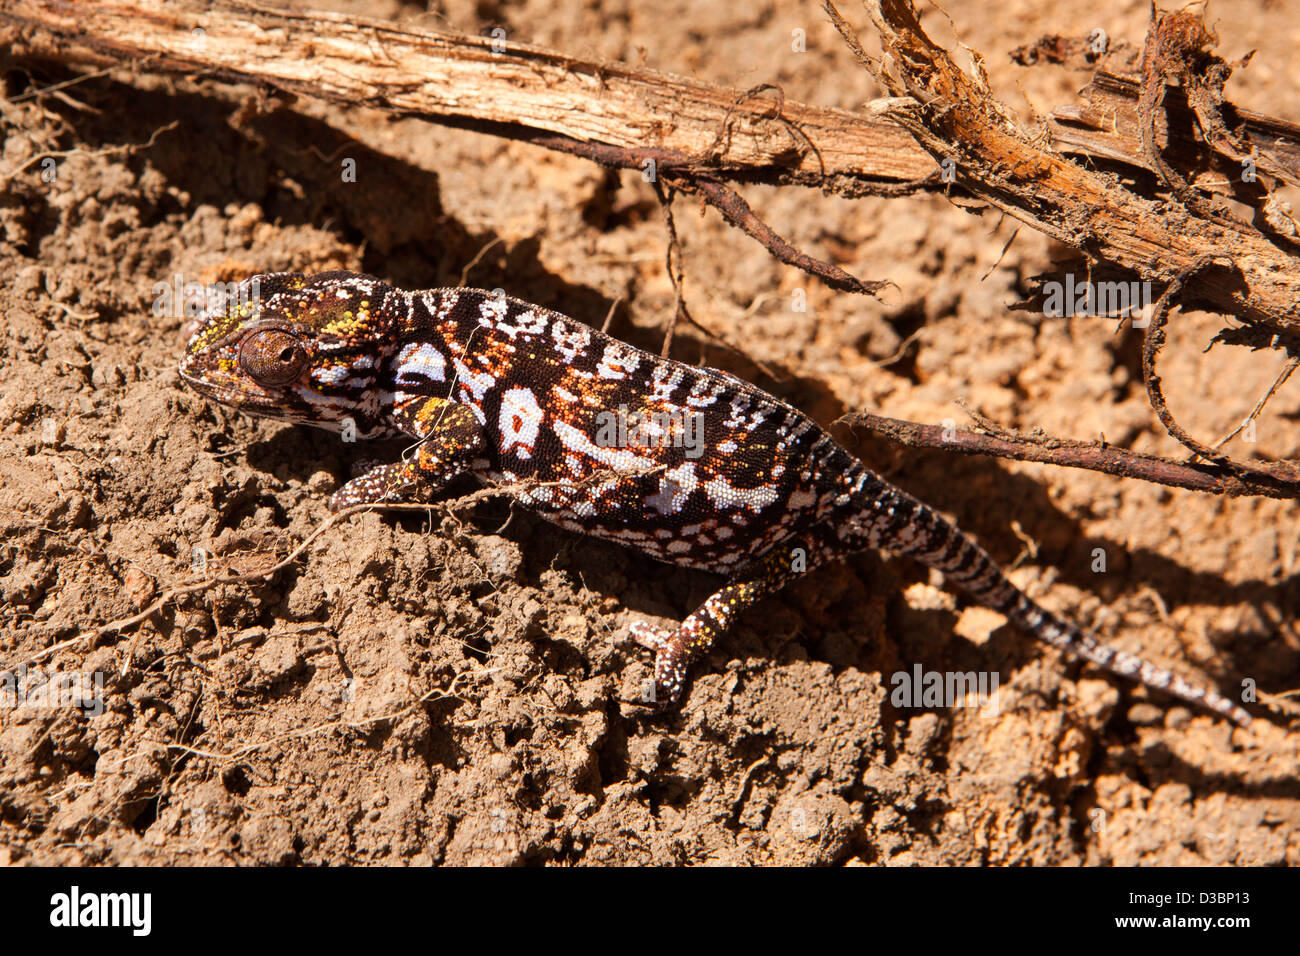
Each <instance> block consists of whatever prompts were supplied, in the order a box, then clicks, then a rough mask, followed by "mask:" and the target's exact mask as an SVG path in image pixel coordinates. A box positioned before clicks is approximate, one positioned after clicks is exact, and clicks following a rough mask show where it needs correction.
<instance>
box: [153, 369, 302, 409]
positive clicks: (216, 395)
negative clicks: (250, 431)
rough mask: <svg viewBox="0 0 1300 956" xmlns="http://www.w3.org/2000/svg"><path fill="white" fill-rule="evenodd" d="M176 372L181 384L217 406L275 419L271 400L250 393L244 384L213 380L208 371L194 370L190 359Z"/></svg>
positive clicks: (272, 400) (234, 381) (237, 381)
mask: <svg viewBox="0 0 1300 956" xmlns="http://www.w3.org/2000/svg"><path fill="white" fill-rule="evenodd" d="M178 372H179V373H180V379H181V382H183V383H184V384H185V385H187V386H188V387H190V388H192V389H194V391H196V392H198V393H199V394H200V395H202V396H204V397H205V398H210V399H212V400H213V401H214V402H218V403H219V404H222V405H229V406H232V407H234V408H237V409H239V410H240V411H243V412H247V413H249V414H252V415H263V416H267V417H275V414H274V413H275V412H277V411H278V410H279V405H278V404H277V403H276V402H275V400H274V399H273V398H271V397H267V396H262V395H258V394H256V393H254V392H251V391H250V390H249V388H248V387H247V385H246V384H244V383H242V382H240V381H239V380H238V379H235V378H234V377H231V379H230V381H228V382H224V381H220V380H214V379H213V376H212V373H211V371H210V370H198V369H196V368H195V362H194V360H193V359H192V358H186V359H185V360H184V361H183V362H181V365H180V368H179V369H178Z"/></svg>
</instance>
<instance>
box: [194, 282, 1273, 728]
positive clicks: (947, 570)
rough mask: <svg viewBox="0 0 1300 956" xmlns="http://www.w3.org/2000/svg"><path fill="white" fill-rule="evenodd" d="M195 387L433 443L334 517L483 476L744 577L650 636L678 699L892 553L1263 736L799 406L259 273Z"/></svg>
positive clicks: (274, 413)
mask: <svg viewBox="0 0 1300 956" xmlns="http://www.w3.org/2000/svg"><path fill="white" fill-rule="evenodd" d="M180 372H181V378H182V380H183V381H184V382H185V383H186V384H188V385H190V386H192V387H193V388H195V389H197V390H198V391H200V392H202V393H203V394H204V395H207V396H208V397H210V398H212V399H215V400H216V401H218V402H221V403H223V404H226V405H230V406H232V407H234V408H238V409H240V410H241V411H244V412H248V413H250V414H254V415H262V416H266V417H270V418H276V419H280V420H283V421H291V422H298V423H302V424H308V425H316V426H319V427H323V428H330V429H334V430H340V429H344V428H349V429H355V434H356V437H359V438H369V437H377V436H383V435H408V436H411V437H412V438H415V439H417V440H418V444H417V445H416V448H415V454H414V455H413V456H412V457H410V458H409V459H408V460H405V461H401V462H394V463H390V464H384V465H379V466H378V467H376V468H373V469H371V470H370V471H368V472H366V473H365V474H363V475H361V476H360V477H357V478H354V479H353V480H352V481H349V482H348V483H347V484H345V485H344V486H343V487H342V488H340V489H339V490H338V491H337V492H336V493H335V494H334V495H333V497H332V498H331V499H330V507H331V508H333V509H335V510H337V509H339V508H344V507H348V506H350V505H355V504H362V503H385V502H409V501H417V502H418V501H427V500H429V499H430V498H431V496H434V495H437V494H438V493H439V492H440V491H441V490H442V489H443V488H444V487H445V486H446V484H447V483H448V482H449V481H451V479H453V478H454V477H456V476H457V475H460V474H463V473H466V472H468V473H470V474H473V475H474V476H476V477H477V478H478V479H479V480H480V481H482V482H484V483H485V484H498V483H503V482H506V483H511V484H516V483H523V488H522V490H520V491H518V492H517V493H516V498H517V500H518V502H519V503H520V504H521V505H522V506H524V507H527V508H529V509H531V510H533V511H535V512H537V513H538V514H540V515H541V516H542V517H544V518H546V519H547V520H549V521H553V522H554V523H556V524H558V525H560V526H561V527H564V528H567V529H569V530H571V531H576V532H579V533H581V534H589V535H595V536H596V537H600V538H606V539H609V540H611V541H617V542H619V543H620V544H623V545H626V546H627V547H630V548H635V549H637V550H638V551H641V552H643V553H645V554H648V555H649V556H651V557H653V558H656V559H657V560H660V561H666V562H670V563H672V564H680V565H684V566H686V567H691V568H699V569H701V570H705V571H711V572H714V573H717V574H721V575H725V576H726V577H727V578H728V583H727V584H726V585H725V586H724V587H723V588H722V589H721V590H719V591H718V592H717V593H716V594H714V595H713V596H712V597H710V598H709V599H708V600H707V601H705V602H704V604H703V605H702V606H701V607H700V608H699V609H697V610H696V611H695V612H694V613H692V614H691V615H690V616H689V617H687V618H686V620H685V621H684V622H682V624H681V625H680V626H679V627H677V628H676V629H673V630H671V631H664V630H660V629H657V628H648V627H640V628H636V629H634V635H635V636H636V638H637V640H638V641H639V642H640V643H641V644H643V645H644V646H646V647H649V648H651V649H652V650H653V651H654V652H655V699H656V700H657V701H659V702H674V701H676V700H677V699H678V698H679V697H680V695H681V693H682V690H683V688H684V686H685V681H686V673H687V668H688V666H689V665H690V663H691V662H692V661H694V660H697V659H698V658H699V657H701V656H702V655H703V654H704V653H705V652H706V651H707V650H708V648H709V647H710V646H711V645H712V643H713V641H714V640H715V638H717V637H718V636H719V635H720V634H721V633H723V632H724V631H726V630H727V629H728V628H729V627H730V626H731V624H732V623H733V622H734V620H735V618H736V615H737V614H738V613H739V612H740V611H742V610H743V609H744V608H746V607H748V606H749V605H750V604H753V603H754V602H755V601H757V600H758V599H759V598H761V597H763V596H764V595H767V594H770V593H772V592H773V591H775V590H776V589H778V588H780V587H782V586H783V585H784V584H785V583H786V582H787V581H789V580H790V579H791V578H793V577H795V576H797V575H798V574H801V573H803V572H805V571H807V570H811V569H812V568H814V567H817V566H818V565H819V564H821V563H824V562H826V561H831V560H836V559H838V558H841V557H844V556H845V555H848V554H852V553H854V552H857V551H862V550H865V549H868V548H884V549H887V550H890V551H894V552H897V553H900V554H906V555H910V556H912V557H915V558H917V559H918V560H920V561H922V562H924V563H926V564H928V565H929V566H930V567H933V568H937V569H939V570H940V571H942V572H943V573H944V575H945V578H946V579H948V580H951V581H953V582H955V583H956V584H958V585H960V586H961V587H962V588H963V589H964V590H965V591H966V592H967V593H968V594H970V596H971V597H973V598H974V599H975V600H977V601H979V602H980V603H982V604H984V605H986V606H988V607H991V608H993V609H995V610H997V611H1000V612H1002V613H1004V614H1006V615H1007V616H1008V617H1009V618H1010V619H1011V620H1012V621H1014V622H1015V623H1016V624H1017V625H1018V626H1019V627H1021V628H1022V629H1023V630H1025V631H1027V632H1028V633H1029V634H1032V635H1033V636H1034V637H1036V638H1038V639H1039V640H1041V641H1044V642H1045V643H1047V644H1050V645H1052V646H1053V647H1059V648H1061V649H1063V650H1066V651H1069V652H1070V653H1072V654H1074V655H1076V656H1078V657H1081V658H1083V659H1084V660H1087V661H1090V662H1092V663H1094V664H1096V665H1098V666H1099V667H1102V668H1104V669H1106V670H1109V671H1111V672H1113V673H1115V674H1119V675H1122V676H1124V677H1127V678H1130V679H1133V680H1136V681H1139V682H1141V683H1143V684H1146V685H1147V686H1149V687H1153V688H1156V689H1158V690H1162V691H1165V692H1167V693H1170V694H1172V695H1174V696H1176V697H1181V698H1182V699H1184V700H1187V701H1190V702H1192V703H1194V704H1198V705H1200V706H1203V707H1206V708H1208V709H1210V710H1212V711H1215V712H1217V713H1219V714H1222V715H1224V716H1225V717H1228V718H1229V719H1231V720H1234V721H1236V722H1237V723H1240V724H1243V725H1244V724H1248V723H1249V722H1250V716H1249V715H1248V714H1247V713H1246V712H1245V711H1244V710H1243V709H1242V708H1241V707H1240V706H1238V705H1237V704H1235V703H1234V702H1232V701H1231V700H1228V699H1226V698H1224V697H1222V696H1221V695H1219V694H1218V693H1216V692H1214V691H1213V690H1209V689H1207V688H1202V687H1198V686H1195V685H1193V684H1190V683H1188V682H1187V681H1185V680H1183V678H1181V677H1178V676H1177V675H1175V674H1173V673H1171V672H1169V671H1167V670H1164V669H1161V668H1158V667H1155V666H1153V665H1151V664H1148V663H1146V662H1145V661H1142V660H1140V659H1139V658H1137V657H1134V656H1133V655H1131V654H1127V653H1125V652H1123V651H1118V650H1115V649H1114V648H1111V647H1108V646H1106V645H1105V644H1101V643H1098V642H1097V641H1095V640H1093V639H1092V638H1091V637H1089V636H1087V635H1085V634H1084V633H1082V632H1081V631H1080V630H1079V629H1078V628H1077V627H1075V626H1074V625H1073V624H1070V623H1069V622H1067V621H1064V620H1062V619H1061V618H1059V617H1056V616H1055V615H1053V614H1051V613H1050V612H1048V611H1046V610H1044V609H1043V608H1041V607H1039V606H1038V605H1037V604H1035V603H1034V602H1033V601H1031V600H1030V599H1029V598H1028V597H1026V596H1025V595H1024V594H1023V593H1021V592H1020V591H1019V590H1017V589H1016V587H1015V586H1014V585H1012V584H1011V582H1010V581H1008V580H1007V578H1006V576H1005V575H1004V574H1003V573H1002V571H1001V569H1000V568H999V567H998V566H997V564H995V563H994V562H993V560H992V559H991V558H990V557H989V556H988V555H987V554H986V553H985V552H984V551H983V550H982V549H981V548H980V547H979V546H978V545H976V544H975V543H974V542H973V541H971V540H970V539H969V538H967V537H966V536H965V535H964V534H962V533H961V532H960V531H958V530H957V528H955V527H954V526H953V525H952V524H950V523H949V522H948V521H946V520H945V519H944V518H943V517H941V516H940V515H939V514H938V512H936V511H934V510H933V509H931V508H929V507H927V506H926V505H924V504H922V503H921V502H919V501H917V500H916V499H915V498H913V497H911V496H910V495H908V494H906V493H904V492H903V491H900V490H899V489H897V488H895V487H893V486H892V485H890V484H889V483H888V482H886V481H884V480H883V479H882V478H880V477H879V476H878V475H876V474H874V473H873V472H871V471H870V470H869V469H868V468H867V467H866V466H865V465H864V464H862V462H860V461H858V460H857V459H856V458H854V457H853V456H852V455H850V454H849V453H848V452H847V451H845V450H844V449H843V448H842V447H840V446H839V445H838V444H836V443H835V442H834V441H833V440H832V439H831V438H830V436H828V435H827V434H826V433H825V432H823V431H822V430H821V429H820V428H819V427H818V426H817V425H816V424H815V423H814V422H813V421H812V420H811V419H809V418H808V417H807V416H806V415H804V414H803V413H801V412H800V411H798V410H797V409H795V408H792V407H791V406H789V405H787V404H785V403H784V402H782V401H780V400H778V399H776V398H774V397H773V396H771V395H768V394H767V393H765V392H763V391H761V390H759V389H757V388H755V387H754V386H752V385H749V384H747V383H745V382H743V381H741V380H740V379H737V378H735V377H734V376H731V375H728V374H727V373H725V372H720V371H717V370H716V369H710V368H696V367H692V366H687V365H683V364H681V363H680V362H674V361H672V360H670V359H663V358H659V357H657V356H654V355H651V354H649V353H647V352H643V351H641V350H639V349H636V348H633V347H632V346H630V345H626V344H624V343H622V342H619V341H617V340H616V339H613V338H610V337H609V336H606V335H603V334H602V333H600V332H597V331H595V330H593V329H590V328H588V327H587V326H585V325H583V324H581V323H578V322H575V321H574V320H572V319H569V318H566V317H565V316H563V315H560V314H558V313H555V312H551V311H549V310H547V309H543V308H541V307H539V306H535V305H530V304H528V303H527V302H521V301H519V300H517V299H511V298H507V297H504V296H496V295H494V294H493V293H490V292H484V291H480V290H474V289H434V290H431V291H426V292H404V291H401V290H399V289H394V288H392V287H391V286H388V285H386V284H384V283H383V282H381V281H379V280H378V279H374V278H371V277H369V276H361V275H355V274H353V273H346V272H327V273H322V274H320V275H315V276H304V275H298V274H288V273H285V274H276V275H262V276H255V277H253V278H252V279H249V280H247V281H246V282H245V283H243V285H242V286H241V288H240V290H239V292H238V293H237V294H236V295H232V296H231V299H230V302H229V303H228V304H227V305H226V306H224V307H221V308H217V309H214V310H212V311H210V312H209V313H208V314H207V315H205V316H204V317H203V319H202V320H201V321H200V323H199V326H198V329H197V331H196V332H195V333H194V335H193V336H192V337H191V339H190V343H189V346H188V348H187V354H186V356H185V359H184V361H183V362H182V364H181V369H180ZM611 413H620V414H621V416H622V417H623V419H624V422H625V426H626V427H625V428H624V430H623V431H622V432H620V431H618V430H617V429H616V428H615V427H613V426H612V425H611V423H612V422H615V423H616V422H617V419H616V418H615V417H614V415H612V414H611Z"/></svg>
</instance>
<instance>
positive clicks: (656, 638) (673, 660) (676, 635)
mask: <svg viewBox="0 0 1300 956" xmlns="http://www.w3.org/2000/svg"><path fill="white" fill-rule="evenodd" d="M628 633H629V634H630V635H631V636H632V640H634V641H636V642H637V643H638V644H640V645H641V646H642V647H644V648H646V649H648V650H651V651H654V654H655V679H654V683H653V684H651V685H650V687H649V688H648V689H647V693H646V694H645V703H647V704H650V705H652V706H660V707H666V706H669V705H671V704H675V703H677V701H678V700H679V699H680V698H681V696H682V689H683V688H684V687H685V686H686V668H687V665H688V664H689V663H690V653H689V652H688V651H687V647H686V641H685V639H684V637H683V635H682V633H681V630H680V629H678V630H675V631H670V630H667V629H666V628H662V627H656V626H655V625H653V624H647V623H646V622H644V621H636V622H634V623H633V624H632V625H631V627H629V628H628Z"/></svg>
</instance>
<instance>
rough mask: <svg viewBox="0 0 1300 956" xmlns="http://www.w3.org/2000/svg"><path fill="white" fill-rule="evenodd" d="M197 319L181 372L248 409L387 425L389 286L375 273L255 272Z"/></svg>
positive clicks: (325, 422)
mask: <svg viewBox="0 0 1300 956" xmlns="http://www.w3.org/2000/svg"><path fill="white" fill-rule="evenodd" d="M222 292H223V294H222V295H220V296H217V297H215V299H214V300H212V301H213V303H214V304H213V305H212V306H210V307H209V308H208V310H207V311H206V312H205V313H204V314H203V315H202V316H201V317H200V318H199V320H198V321H197V323H196V326H195V329H194V331H193V333H192V335H191V336H190V340H189V344H188V345H187V346H186V348H185V358H184V359H183V360H182V361H181V365H180V376H181V381H182V382H184V383H185V384H186V385H188V386H190V387H191V388H193V389H195V390H196V391H198V392H201V393H202V394H204V395H206V396H207V397H208V398H211V399H213V400H215V401H217V402H220V403H221V404H223V405H229V406H231V407H232V408H237V409H239V410H240V411H242V412H246V413H248V414H250V415H260V416H263V417H266V418H276V419H279V420H281V421H290V422H297V423H301V424H307V425H316V426H319V427H321V428H329V429H333V430H336V431H338V430H342V429H344V428H346V427H348V423H349V422H351V423H352V427H354V428H355V430H356V434H357V435H358V437H363V438H364V437H368V436H371V435H376V434H384V433H387V432H389V431H390V429H389V428H388V427H387V426H386V425H384V424H383V423H382V422H381V421H380V420H379V417H380V408H381V405H382V394H381V392H380V391H379V389H378V387H377V385H376V372H377V367H378V362H377V357H378V354H379V353H380V351H381V349H380V345H379V343H380V342H381V341H382V334H381V333H382V330H381V329H380V328H379V325H380V322H379V314H380V306H381V303H382V299H383V297H384V295H385V294H386V293H387V292H388V287H387V286H385V285H384V284H383V283H381V282H380V281H379V280H377V279H372V278H370V277H369V276H358V275H355V274H352V273H342V272H324V273H320V274H319V275H314V276H305V275H300V274H298V273H276V274H268V275H257V276H253V277H251V278H249V279H245V280H244V281H243V282H240V283H238V284H237V285H235V286H233V287H231V288H229V289H224V290H222Z"/></svg>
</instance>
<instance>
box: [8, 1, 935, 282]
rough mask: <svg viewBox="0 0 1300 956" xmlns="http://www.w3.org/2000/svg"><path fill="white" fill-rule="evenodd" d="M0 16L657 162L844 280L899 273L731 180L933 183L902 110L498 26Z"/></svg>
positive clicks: (244, 14) (27, 33) (119, 46)
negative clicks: (865, 262) (734, 188)
mask: <svg viewBox="0 0 1300 956" xmlns="http://www.w3.org/2000/svg"><path fill="white" fill-rule="evenodd" d="M0 26H7V27H8V28H9V29H8V31H7V32H8V34H9V36H8V38H7V39H8V41H9V43H10V45H11V46H12V47H13V48H14V49H15V51H16V52H18V53H19V54H20V55H25V56H36V57H43V58H50V59H57V60H60V61H62V62H75V63H81V64H96V65H101V64H105V63H110V64H112V63H116V64H119V65H122V66H130V67H132V68H134V69H138V70H142V71H143V70H147V71H150V72H156V73H170V74H181V75H191V74H196V73H198V74H206V75H207V76H210V77H212V78H215V79H219V80H224V81H243V82H248V83H254V84H258V85H262V86H270V87H274V88H275V89H277V90H280V91H283V92H288V93H293V94H300V95H305V96H311V97H315V98H319V99H324V100H329V101H332V102H337V103H345V104H348V105H364V106H370V107H374V108H378V109H384V110H389V111H392V112H395V113H400V114H403V115H414V116H421V117H426V118H429V119H434V120H437V121H439V122H443V123H449V124H452V125H456V126H460V127H465V128H470V129H475V130H480V131H483V132H486V133H492V134H496V135H502V136H507V137H510V138H512V139H518V140H524V141H529V142H535V143H537V144H539V145H542V146H546V147H549V148H551V149H557V150H562V151H564V152H569V153H574V154H576V155H582V156H586V157H588V158H591V159H594V160H596V161H598V162H602V163H604V164H606V165H611V166H621V167H627V168H639V169H643V170H645V171H647V173H648V174H649V175H653V176H655V177H659V176H662V177H663V178H665V179H669V180H671V181H673V182H674V183H675V184H676V185H679V186H680V187H682V188H688V187H690V188H692V189H693V191H696V192H699V193H700V194H701V195H703V197H704V198H705V199H706V201H708V202H709V203H710V204H711V205H714V206H715V207H717V208H718V209H719V210H720V211H721V212H722V213H723V214H724V216H726V217H727V218H728V220H729V221H731V222H732V223H733V224H736V225H738V226H740V227H741V228H743V229H744V231H745V232H746V233H747V234H748V235H750V236H752V237H754V238H755V239H757V240H758V241H759V242H761V243H762V244H763V245H764V246H766V247H767V248H768V249H769V250H770V251H771V252H772V254H773V255H775V256H776V257H777V258H778V259H780V260H781V261H783V262H787V263H790V264H792V265H795V266H797V267H799V268H801V269H804V270H805V271H807V272H810V273H812V274H814V275H817V276H818V277H820V278H822V279H823V280H825V281H826V282H827V283H828V284H829V285H831V286H832V287H833V288H836V289H840V290H842V291H849V292H859V293H872V292H874V291H875V290H877V289H878V288H880V286H881V285H883V284H884V283H882V282H871V281H862V280H859V279H857V278H856V277H854V276H851V275H849V274H848V273H847V272H845V271H844V270H842V269H839V268H837V267H836V266H834V265H831V264H829V263H825V262H822V261H820V260H817V259H814V258H812V257H810V256H806V255H803V254H801V253H797V252H795V251H794V250H793V249H792V248H791V246H790V244H789V243H787V242H785V240H783V239H781V238H780V237H779V236H778V235H777V234H776V233H775V232H774V231H773V230H772V229H771V228H770V227H768V226H767V225H766V224H763V223H760V222H759V221H758V220H757V217H755V216H754V215H753V213H752V212H750V211H749V210H748V208H747V207H746V206H745V205H744V203H743V201H742V200H740V198H739V197H738V196H735V194H734V193H731V192H730V191H729V190H727V189H726V188H725V187H723V186H722V185H721V181H720V180H721V179H722V178H726V179H731V180H737V181H746V182H764V183H777V184H780V183H802V184H804V185H812V186H817V187H819V188H822V189H827V190H832V191H836V192H840V193H842V194H844V195H848V196H860V195H864V194H869V193H875V192H878V191H880V190H881V189H882V188H883V189H886V190H892V191H895V192H897V191H899V190H900V189H902V188H922V187H925V186H928V185H931V184H932V180H931V179H930V174H931V173H933V172H934V164H933V162H932V161H931V160H930V159H929V157H927V156H926V155H925V154H924V153H923V152H921V151H920V150H918V149H917V147H916V144H915V143H914V142H912V139H911V137H910V136H909V135H908V134H907V133H906V132H905V131H903V130H901V129H899V128H898V127H897V126H896V125H895V124H893V123H890V122H888V121H880V120H871V119H864V118H860V117H856V116H854V115H853V114H852V113H848V112H845V111H842V110H833V109H825V108H821V107H816V106H807V105H803V104H798V103H787V102H786V101H785V99H784V97H783V96H780V95H779V90H778V91H776V92H777V93H778V97H777V99H776V101H775V109H774V108H773V106H774V101H773V99H772V98H771V97H769V96H765V95H763V94H764V93H765V92H767V91H766V90H765V89H764V88H756V89H755V90H753V91H749V92H748V93H741V94H739V95H738V94H737V93H736V92H735V91H733V90H728V89H725V88H723V87H718V86H712V85H709V84H705V83H698V82H695V81H693V80H688V79H684V78H682V77H673V76H668V75H665V74H661V73H656V72H654V71H651V70H643V69H636V68H633V67H628V66H624V65H621V64H610V63H602V62H595V61H591V60H583V59H579V58H577V57H571V56H566V55H564V54H560V53H555V52H552V51H548V50H543V49H539V48H537V47H531V46H527V45H524V44H519V43H509V42H506V41H504V40H501V39H496V38H491V37H469V36H461V35H457V34H451V33H443V32H437V31H432V30H427V29H418V28H411V27H404V26H400V25H397V24H393V23H388V22H382V21H375V20H366V19H362V18H357V17H351V16H344V15H341V14H330V13H318V12H311V13H305V12H295V11H290V10H279V9H271V8H266V7H260V6H257V5H255V4H252V3H245V2H239V0H218V2H217V3H213V4H204V5H201V6H200V5H192V4H188V3H172V2H168V0H98V2H96V3H95V4H88V5H81V4H77V5H70V4H68V3H66V2H63V0H0ZM709 174H712V175H709ZM701 177H702V178H701ZM696 180H698V182H697V181H696Z"/></svg>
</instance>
